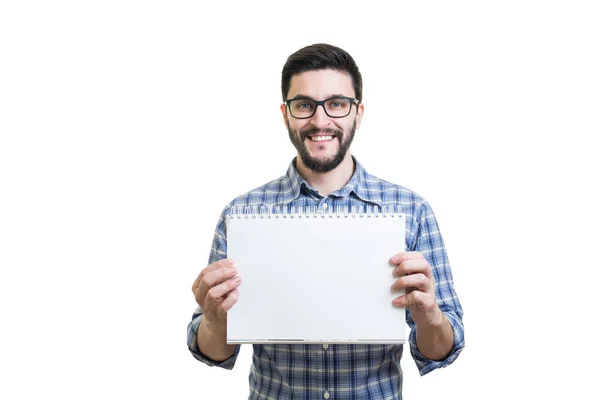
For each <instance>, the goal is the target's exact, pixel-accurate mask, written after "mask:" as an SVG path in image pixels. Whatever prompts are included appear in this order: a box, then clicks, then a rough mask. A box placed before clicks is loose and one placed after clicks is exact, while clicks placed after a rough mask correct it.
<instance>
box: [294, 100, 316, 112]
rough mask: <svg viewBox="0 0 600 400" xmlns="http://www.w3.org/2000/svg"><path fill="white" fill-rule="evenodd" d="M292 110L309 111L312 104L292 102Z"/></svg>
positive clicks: (300, 101)
mask: <svg viewBox="0 0 600 400" xmlns="http://www.w3.org/2000/svg"><path fill="white" fill-rule="evenodd" d="M294 108H296V109H298V110H310V109H312V108H313V103H312V102H310V101H305V100H299V101H296V102H294Z"/></svg>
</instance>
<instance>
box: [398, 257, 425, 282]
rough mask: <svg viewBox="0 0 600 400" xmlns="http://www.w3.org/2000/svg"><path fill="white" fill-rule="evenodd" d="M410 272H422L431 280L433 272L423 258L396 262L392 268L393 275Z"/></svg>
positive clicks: (409, 273) (408, 273)
mask: <svg viewBox="0 0 600 400" xmlns="http://www.w3.org/2000/svg"><path fill="white" fill-rule="evenodd" d="M411 274H423V275H425V276H426V277H427V278H428V279H431V280H432V281H433V272H432V271H431V266H430V265H429V262H427V260H426V259H425V258H418V259H412V260H405V261H402V262H401V263H400V264H398V266H397V267H396V268H394V276H403V275H411Z"/></svg>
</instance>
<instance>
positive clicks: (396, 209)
mask: <svg viewBox="0 0 600 400" xmlns="http://www.w3.org/2000/svg"><path fill="white" fill-rule="evenodd" d="M401 216H402V210H401V208H400V206H399V205H387V206H383V207H379V206H371V205H368V206H366V209H363V208H362V207H361V208H357V207H356V206H352V207H351V209H350V210H349V209H348V207H342V206H336V207H335V211H334V210H333V207H328V206H327V205H326V204H324V205H323V207H322V208H318V207H317V206H306V207H296V206H283V207H281V206H267V205H261V206H257V205H254V206H237V207H236V206H233V207H231V211H230V212H229V213H228V214H227V218H235V219H257V218H269V219H270V218H282V219H287V218H290V219H294V218H304V219H309V218H399V217H401Z"/></svg>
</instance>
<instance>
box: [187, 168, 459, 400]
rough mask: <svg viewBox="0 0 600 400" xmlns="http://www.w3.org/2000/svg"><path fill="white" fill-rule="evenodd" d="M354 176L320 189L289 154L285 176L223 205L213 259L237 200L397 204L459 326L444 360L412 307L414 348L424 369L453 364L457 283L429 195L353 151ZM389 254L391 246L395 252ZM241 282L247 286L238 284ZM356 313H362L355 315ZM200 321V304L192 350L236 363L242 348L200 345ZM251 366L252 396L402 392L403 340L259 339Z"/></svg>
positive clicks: (221, 248)
mask: <svg viewBox="0 0 600 400" xmlns="http://www.w3.org/2000/svg"><path fill="white" fill-rule="evenodd" d="M354 162H355V166H356V168H355V171H354V174H353V176H352V178H351V179H350V181H349V182H348V183H347V184H346V185H345V186H344V187H343V188H341V189H339V190H336V191H335V192H333V193H331V194H330V195H329V196H327V197H323V196H321V195H319V193H318V192H317V191H316V190H315V189H313V188H312V187H311V186H310V185H309V184H308V183H307V182H306V181H305V180H304V179H303V178H302V177H301V176H300V175H299V174H298V172H297V171H296V168H295V160H294V161H292V163H291V165H290V167H289V168H288V170H287V173H286V174H285V176H282V177H281V178H279V179H276V180H274V181H271V182H269V183H267V184H266V185H263V186H261V187H259V188H257V189H254V190H252V191H250V192H248V193H246V194H244V195H242V196H239V197H237V198H236V199H234V200H233V201H232V202H231V203H230V204H228V205H227V206H226V207H225V209H224V210H223V212H222V214H221V217H220V219H219V221H218V224H217V229H216V232H215V238H214V241H213V246H212V250H211V253H210V257H209V261H208V263H209V264H211V263H213V262H215V261H218V260H220V259H223V258H226V257H227V232H226V227H225V216H226V215H227V214H228V213H229V212H230V210H231V208H232V207H236V208H237V207H240V206H241V207H245V206H251V207H253V206H258V207H259V208H260V207H261V206H267V207H269V206H273V208H275V207H277V206H279V207H283V206H287V207H290V206H295V207H298V206H300V207H303V208H305V209H306V207H311V208H314V207H315V206H317V207H318V208H319V209H321V208H322V207H323V204H327V207H328V208H329V207H334V208H333V209H337V207H340V208H346V209H351V207H356V208H357V209H363V210H365V211H366V209H367V207H373V206H379V207H383V206H386V207H389V206H394V207H398V206H399V207H400V208H401V210H402V212H404V213H405V214H406V249H407V251H419V252H421V253H423V255H424V256H425V258H426V259H427V261H429V264H430V265H431V267H432V270H433V275H434V278H435V284H436V289H435V290H436V298H437V302H438V305H439V307H440V309H441V310H442V312H443V313H444V314H445V315H446V317H447V318H448V320H449V321H450V324H451V325H452V329H453V331H454V346H453V347H452V351H451V352H450V354H449V355H448V357H447V358H446V359H445V360H442V361H433V360H429V359H427V358H425V357H424V356H423V355H422V354H421V353H420V352H419V350H418V349H417V345H416V330H415V329H412V328H414V326H415V323H414V322H413V320H412V318H411V316H410V312H409V311H408V310H406V322H407V323H408V325H409V326H410V328H411V333H410V335H409V341H408V343H409V346H410V352H411V355H412V357H413V359H414V360H415V362H416V364H417V367H418V369H419V372H420V374H421V375H425V374H426V373H428V372H431V371H433V370H434V369H436V368H441V367H445V366H447V365H449V364H451V363H452V362H453V361H454V360H455V359H456V357H458V354H459V353H460V352H461V350H462V349H463V347H464V345H465V341H464V328H463V324H462V315H463V312H462V308H461V305H460V303H459V301H458V297H457V296H456V293H455V291H454V287H453V281H452V273H451V271H450V264H449V263H448V257H447V255H446V250H445V248H444V242H443V240H442V236H441V234H440V231H439V229H438V225H437V222H436V219H435V216H434V215H433V211H432V209H431V207H430V206H429V204H428V203H427V201H425V200H424V199H423V198H422V197H420V196H419V195H418V194H416V193H414V192H412V191H410V190H408V189H406V188H404V187H402V186H398V185H394V184H391V183H389V182H386V181H384V180H381V179H379V178H376V177H374V176H373V175H370V174H368V173H367V171H366V170H365V169H364V168H363V166H362V165H361V164H360V163H359V162H358V161H357V160H356V159H354ZM391 256H392V254H390V257H391ZM241 290H243V288H242V289H241ZM357 318H359V316H357ZM201 321H202V310H201V309H200V308H198V309H197V310H196V312H194V314H193V316H192V321H191V322H190V324H189V325H188V347H189V349H190V351H191V352H192V354H193V356H194V357H195V358H196V359H198V360H200V361H202V362H203V363H205V364H208V365H210V366H218V367H222V368H226V369H232V368H233V366H234V364H235V361H236V358H237V356H238V354H239V350H240V346H239V345H238V346H237V348H236V350H235V352H234V353H233V355H232V356H231V357H230V358H229V359H227V360H224V361H222V362H214V361H212V360H210V359H209V358H207V357H206V356H204V355H203V354H202V353H200V352H199V351H198V346H197V342H196V335H197V333H198V326H199V325H200V323H201ZM253 348H254V354H253V357H252V366H251V368H250V379H249V380H250V396H249V399H274V400H281V399H323V398H324V399H401V398H402V370H401V368H400V359H401V357H402V349H403V346H402V345H368V344H365V345H360V344H351V345H349V344H330V345H320V344H272V345H271V344H269V345H265V344H255V345H253Z"/></svg>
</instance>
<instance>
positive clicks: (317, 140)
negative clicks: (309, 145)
mask: <svg viewBox="0 0 600 400" xmlns="http://www.w3.org/2000/svg"><path fill="white" fill-rule="evenodd" d="M311 139H312V140H313V141H315V142H323V141H325V140H331V139H333V136H313V137H311Z"/></svg>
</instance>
